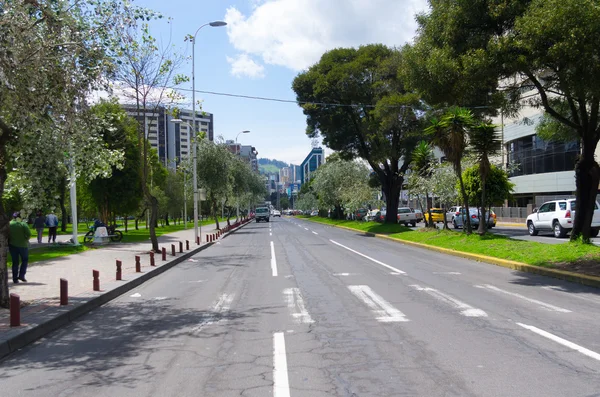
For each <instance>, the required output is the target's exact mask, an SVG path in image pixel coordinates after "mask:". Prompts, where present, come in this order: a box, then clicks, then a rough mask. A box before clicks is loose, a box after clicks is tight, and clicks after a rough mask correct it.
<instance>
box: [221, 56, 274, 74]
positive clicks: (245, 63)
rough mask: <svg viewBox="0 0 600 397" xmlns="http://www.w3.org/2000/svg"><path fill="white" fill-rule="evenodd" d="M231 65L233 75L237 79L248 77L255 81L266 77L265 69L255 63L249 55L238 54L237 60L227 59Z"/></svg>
mask: <svg viewBox="0 0 600 397" xmlns="http://www.w3.org/2000/svg"><path fill="white" fill-rule="evenodd" d="M227 62H229V64H230V65H231V74H232V75H234V76H235V77H242V76H248V77H250V78H253V79H257V78H261V77H264V76H265V67H264V66H263V65H259V64H258V63H256V62H254V60H253V59H251V58H250V57H249V56H248V54H238V56H237V57H235V58H230V57H227Z"/></svg>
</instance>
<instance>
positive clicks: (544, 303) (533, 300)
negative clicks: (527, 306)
mask: <svg viewBox="0 0 600 397" xmlns="http://www.w3.org/2000/svg"><path fill="white" fill-rule="evenodd" d="M475 287H477V288H484V289H486V288H487V289H489V290H492V291H496V292H501V293H503V294H506V295H510V296H514V297H515V298H519V299H523V300H525V301H527V302H530V303H535V304H536V305H540V306H542V307H543V308H546V309H548V310H552V311H555V312H560V313H571V310H568V309H563V308H562V307H558V306H554V305H551V304H549V303H546V302H542V301H539V300H537V299H532V298H528V297H526V296H523V295H521V294H517V293H516V292H510V291H506V290H503V289H500V288H498V287H495V286H493V285H490V284H484V285H476V286H475Z"/></svg>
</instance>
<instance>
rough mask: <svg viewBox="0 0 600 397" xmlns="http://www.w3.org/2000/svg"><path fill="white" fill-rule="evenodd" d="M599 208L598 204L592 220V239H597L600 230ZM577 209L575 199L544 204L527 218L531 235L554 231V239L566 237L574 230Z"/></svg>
mask: <svg viewBox="0 0 600 397" xmlns="http://www.w3.org/2000/svg"><path fill="white" fill-rule="evenodd" d="M599 208H600V207H599V206H598V202H596V205H595V208H594V217H593V218H592V237H596V236H597V235H598V231H599V230H600V209H599ZM575 209H576V201H575V199H567V200H554V201H548V202H546V203H544V204H542V205H541V206H540V208H539V209H537V211H536V210H534V213H533V214H531V215H529V216H528V217H527V221H526V222H527V230H528V231H529V235H530V236H537V234H538V232H539V231H540V230H552V231H553V232H554V237H556V238H562V237H565V236H566V235H567V233H568V232H570V231H571V229H573V222H574V219H575Z"/></svg>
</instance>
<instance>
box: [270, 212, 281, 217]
mask: <svg viewBox="0 0 600 397" xmlns="http://www.w3.org/2000/svg"><path fill="white" fill-rule="evenodd" d="M271 215H273V217H276V216H278V217H280V218H281V212H279V211H278V210H273V213H272V214H271Z"/></svg>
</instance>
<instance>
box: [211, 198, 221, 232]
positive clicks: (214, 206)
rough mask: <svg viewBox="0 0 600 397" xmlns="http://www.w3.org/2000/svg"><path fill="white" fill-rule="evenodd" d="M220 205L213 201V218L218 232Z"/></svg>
mask: <svg viewBox="0 0 600 397" xmlns="http://www.w3.org/2000/svg"><path fill="white" fill-rule="evenodd" d="M218 211H219V209H218V204H217V200H213V204H212V213H213V217H214V218H215V226H217V230H219V229H220V227H219V214H218Z"/></svg>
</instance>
